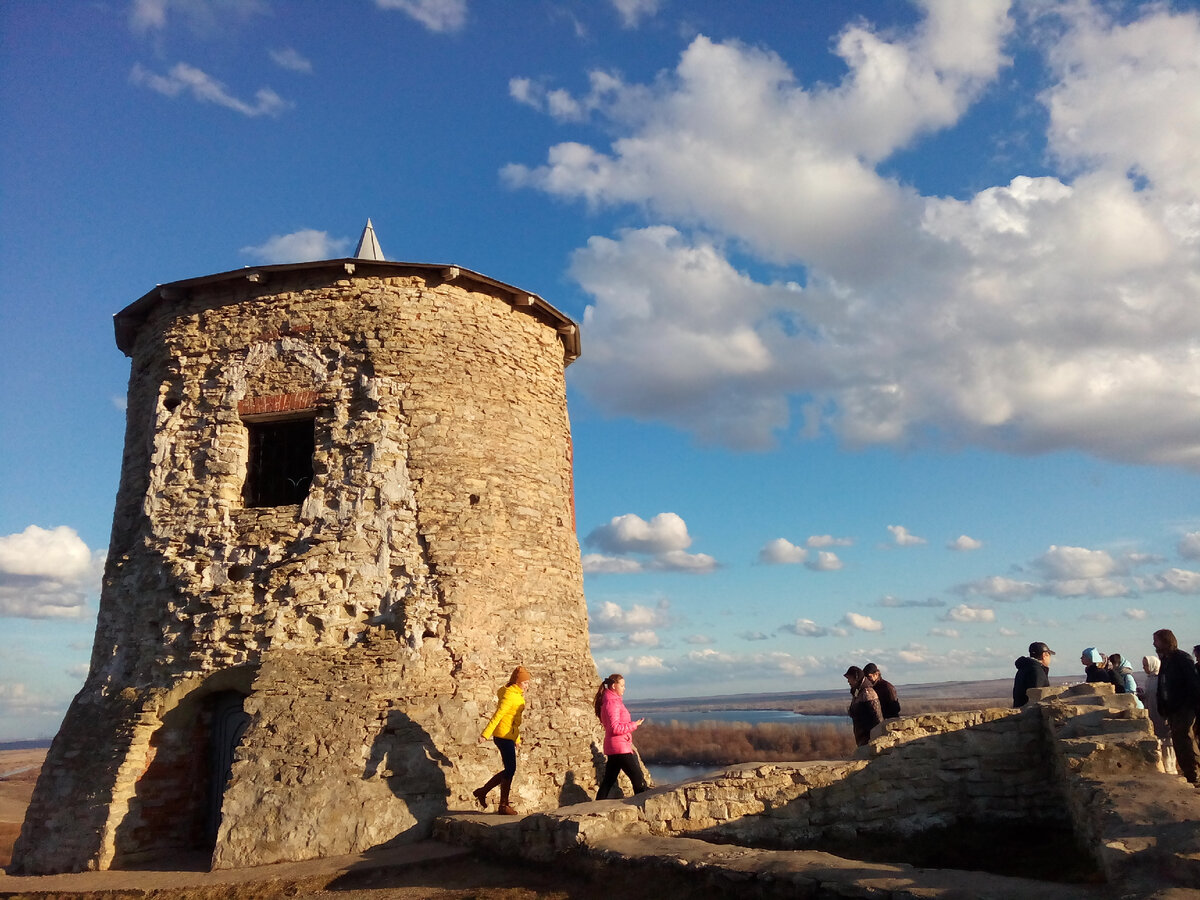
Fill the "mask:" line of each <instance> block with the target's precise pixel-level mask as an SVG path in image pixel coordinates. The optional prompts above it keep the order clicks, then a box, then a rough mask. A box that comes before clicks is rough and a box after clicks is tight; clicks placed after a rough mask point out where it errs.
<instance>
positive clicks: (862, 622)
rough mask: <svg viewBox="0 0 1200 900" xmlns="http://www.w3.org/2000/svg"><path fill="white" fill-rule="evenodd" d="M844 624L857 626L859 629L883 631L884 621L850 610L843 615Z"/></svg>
mask: <svg viewBox="0 0 1200 900" xmlns="http://www.w3.org/2000/svg"><path fill="white" fill-rule="evenodd" d="M842 624H844V625H847V626H849V627H850V628H855V629H857V630H858V631H883V623H882V622H880V621H879V620H878V619H872V618H871V617H870V616H864V615H860V614H859V613H855V612H848V613H846V615H844V616H842Z"/></svg>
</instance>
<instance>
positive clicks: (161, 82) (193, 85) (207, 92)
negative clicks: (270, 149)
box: [129, 62, 292, 118]
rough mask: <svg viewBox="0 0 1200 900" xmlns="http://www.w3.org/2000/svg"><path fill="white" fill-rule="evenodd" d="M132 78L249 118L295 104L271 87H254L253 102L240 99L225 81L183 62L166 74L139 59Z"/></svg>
mask: <svg viewBox="0 0 1200 900" xmlns="http://www.w3.org/2000/svg"><path fill="white" fill-rule="evenodd" d="M129 80H130V81H131V82H132V83H134V84H137V85H141V86H143V87H148V88H150V90H152V91H155V92H157V93H159V94H162V95H163V96H164V97H178V96H179V95H180V94H183V93H187V94H190V95H191V96H192V98H193V99H195V100H198V101H200V102H201V103H213V104H216V105H217V106H223V107H225V108H226V109H232V110H233V111H234V112H238V113H241V114H242V115H244V116H249V117H250V118H254V117H257V116H278V115H279V114H280V113H282V112H284V111H285V110H288V109H290V108H291V106H292V104H291V103H289V102H288V101H286V100H284V99H283V98H282V97H280V96H279V95H278V94H277V93H275V92H274V91H273V90H271V89H270V88H259V89H258V90H257V91H255V93H254V100H253V102H248V101H246V100H241V99H239V98H237V97H235V96H234V95H233V94H231V93H229V90H228V89H227V88H226V87H225V85H223V84H221V82H219V81H217V79H215V78H213V77H212V76H211V75H209V74H208V73H207V72H204V71H203V70H201V69H197V68H196V67H195V66H191V65H188V64H187V63H184V62H180V63H176V64H175V65H174V66H172V67H171V70H170V71H169V72H167V74H165V75H159V74H157V73H155V72H151V71H150V70H149V69H146V68H144V67H143V66H142V65H141V64H140V63H138V64H135V65H134V67H133V70H132V71H131V72H130V73H129Z"/></svg>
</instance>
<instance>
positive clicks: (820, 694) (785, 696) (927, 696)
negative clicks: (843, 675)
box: [625, 673, 1083, 714]
mask: <svg viewBox="0 0 1200 900" xmlns="http://www.w3.org/2000/svg"><path fill="white" fill-rule="evenodd" d="M1082 680H1083V675H1082V673H1080V674H1073V675H1051V676H1050V684H1052V685H1058V684H1075V683H1077V682H1080V681H1082ZM896 692H897V694H899V695H900V698H901V703H903V702H904V698H906V697H907V698H909V699H910V700H958V699H963V700H971V699H976V698H987V697H1009V696H1011V695H1012V679H1011V678H991V679H987V680H983V681H938V682H929V683H922V684H898V685H896ZM846 696H847V693H846V689H845V688H842V689H840V690H832V691H780V692H772V693H760V694H716V695H712V696H707V697H671V698H649V699H645V700H641V699H635V698H630V697H628V696H627V697H626V698H625V705H626V706H628V707H629V709H630V710H631V711H636V712H641V713H646V714H651V713H658V714H662V713H668V712H706V711H717V710H725V709H728V710H735V709H786V710H792V711H795V707H796V705H797V704H800V703H804V702H811V701H832V700H836V701H842V700H844V699H845V698H846Z"/></svg>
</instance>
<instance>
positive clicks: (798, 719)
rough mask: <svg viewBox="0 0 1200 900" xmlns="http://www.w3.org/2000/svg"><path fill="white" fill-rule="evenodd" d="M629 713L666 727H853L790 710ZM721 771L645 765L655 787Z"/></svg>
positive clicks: (632, 710) (847, 721)
mask: <svg viewBox="0 0 1200 900" xmlns="http://www.w3.org/2000/svg"><path fill="white" fill-rule="evenodd" d="M629 714H630V715H631V716H633V718H634V719H640V718H643V717H645V719H646V721H647V722H654V723H656V724H659V725H665V724H667V723H668V722H679V723H680V724H681V725H695V724H697V723H699V722H720V723H721V724H723V725H732V724H743V725H762V724H766V723H771V724H777V725H797V726H805V725H827V724H830V723H833V724H835V725H845V726H846V727H847V728H848V727H850V719H849V717H847V716H806V715H801V714H800V713H794V712H792V711H791V710H788V709H710V710H702V711H694V710H687V711H682V712H659V711H657V710H655V711H652V712H647V711H646V710H639V709H638V708H637V707H636V706H633V707H631V708H630V710H629ZM720 768H722V767H721V766H715V767H714V766H660V765H650V764H647V765H646V769H647V771H649V773H650V777H651V778H653V779H654V783H655V784H656V785H660V786H661V785H664V784H677V783H679V782H680V781H686V780H687V779H689V778H695V777H696V776H698V775H706V774H708V773H709V772H714V771H717V770H719V769H720Z"/></svg>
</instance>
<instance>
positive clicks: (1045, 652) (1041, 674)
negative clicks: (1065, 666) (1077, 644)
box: [1013, 641, 1055, 709]
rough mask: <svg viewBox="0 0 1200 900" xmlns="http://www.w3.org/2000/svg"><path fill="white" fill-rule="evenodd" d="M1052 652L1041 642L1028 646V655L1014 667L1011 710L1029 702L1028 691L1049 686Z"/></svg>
mask: <svg viewBox="0 0 1200 900" xmlns="http://www.w3.org/2000/svg"><path fill="white" fill-rule="evenodd" d="M1054 655H1055V654H1054V651H1053V650H1051V649H1050V648H1049V647H1047V646H1046V645H1045V644H1044V643H1042V642H1041V641H1034V642H1033V643H1032V644H1030V645H1029V655H1028V656H1022V657H1021V658H1020V659H1018V660H1017V661H1016V662H1015V663H1014V665H1015V666H1016V667H1017V674H1016V677H1014V678H1013V708H1014V709H1020V708H1021V707H1022V706H1024V705H1025V704H1026V703H1028V702H1029V689H1030V688H1040V687H1049V686H1050V657H1052V656H1054Z"/></svg>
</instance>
